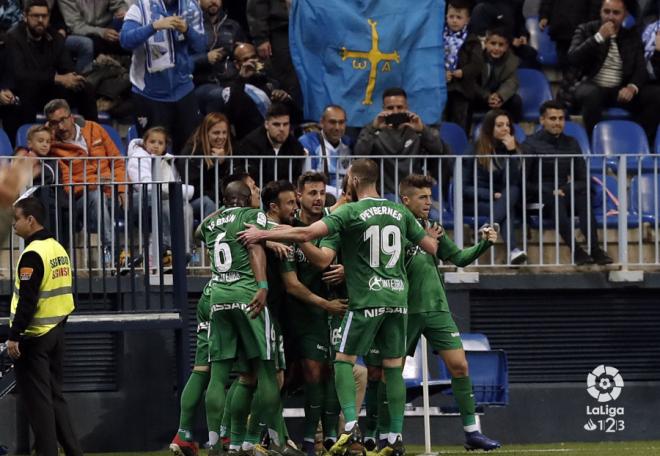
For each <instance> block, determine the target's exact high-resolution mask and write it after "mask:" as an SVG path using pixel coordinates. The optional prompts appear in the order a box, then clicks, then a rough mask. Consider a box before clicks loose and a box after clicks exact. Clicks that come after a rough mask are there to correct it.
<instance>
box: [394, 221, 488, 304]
mask: <svg viewBox="0 0 660 456" xmlns="http://www.w3.org/2000/svg"><path fill="white" fill-rule="evenodd" d="M419 222H420V223H422V224H423V223H425V222H424V221H422V220H420V221H419ZM431 223H434V222H431ZM489 247H490V243H489V242H487V241H481V242H480V243H478V244H477V245H475V246H474V247H470V248H468V249H465V250H461V249H459V248H458V246H457V245H456V244H455V243H454V241H452V240H451V239H449V237H448V236H447V235H443V236H441V237H440V238H439V239H438V252H437V257H436V256H433V255H429V254H428V253H426V252H425V251H424V250H422V249H421V248H419V246H417V245H415V244H412V243H407V246H406V273H407V275H408V282H409V289H408V313H409V314H417V313H423V312H449V303H448V302H447V295H446V293H445V283H444V279H443V277H442V274H440V271H438V258H439V259H441V260H442V261H450V262H452V263H454V264H456V265H457V266H467V265H468V264H470V263H472V262H473V261H474V260H476V259H477V258H479V256H480V255H481V254H482V253H484V252H485V251H486V250H488V248H489Z"/></svg>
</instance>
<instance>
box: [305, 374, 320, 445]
mask: <svg viewBox="0 0 660 456" xmlns="http://www.w3.org/2000/svg"><path fill="white" fill-rule="evenodd" d="M322 402H323V385H321V384H320V383H305V426H304V431H303V438H304V439H313V438H314V437H315V436H316V428H317V427H318V425H319V420H320V419H321V403H322Z"/></svg>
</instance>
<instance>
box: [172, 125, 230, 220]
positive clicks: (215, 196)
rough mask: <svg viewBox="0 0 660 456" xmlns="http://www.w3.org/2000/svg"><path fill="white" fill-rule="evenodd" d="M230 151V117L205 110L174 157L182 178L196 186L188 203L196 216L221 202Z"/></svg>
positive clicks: (200, 217)
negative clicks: (200, 119)
mask: <svg viewBox="0 0 660 456" xmlns="http://www.w3.org/2000/svg"><path fill="white" fill-rule="evenodd" d="M231 155H232V143H231V129H230V125H229V120H228V119H227V117H226V116H225V115H224V114H221V113H218V112H210V113H208V114H207V115H206V116H205V117H204V119H202V123H201V124H199V126H198V127H197V128H196V129H195V131H194V132H193V134H192V135H191V136H190V138H189V139H188V141H187V142H186V145H185V146H184V147H183V150H182V151H181V153H179V154H178V156H177V158H176V167H177V169H178V170H179V175H180V176H181V180H182V181H183V182H185V183H186V184H189V185H191V186H192V187H193V188H194V189H195V192H194V194H193V196H192V199H191V201H190V204H191V206H192V208H193V213H194V214H195V218H196V219H197V220H199V221H201V220H203V219H204V217H206V216H207V215H208V214H210V213H211V212H213V211H214V210H215V209H216V208H217V207H218V206H219V205H220V204H221V203H222V181H223V180H224V178H225V177H227V176H228V175H229V174H230V172H231V165H230V162H231V160H227V157H231ZM182 157H188V158H182Z"/></svg>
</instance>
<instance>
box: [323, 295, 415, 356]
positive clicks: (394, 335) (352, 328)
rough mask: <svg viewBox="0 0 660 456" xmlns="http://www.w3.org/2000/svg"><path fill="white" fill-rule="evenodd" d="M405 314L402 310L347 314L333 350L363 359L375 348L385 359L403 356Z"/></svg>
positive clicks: (384, 308)
mask: <svg viewBox="0 0 660 456" xmlns="http://www.w3.org/2000/svg"><path fill="white" fill-rule="evenodd" d="M407 313H408V309H407V308H405V307H372V308H368V309H356V310H351V311H349V312H346V314H345V315H344V319H343V320H342V322H341V327H340V328H339V343H338V344H336V345H335V350H337V351H338V352H339V353H345V354H347V355H363V356H364V355H366V354H367V353H368V352H369V349H370V348H371V347H373V346H376V347H378V349H379V350H380V354H381V356H382V357H383V358H384V359H386V358H400V357H401V356H404V355H405V353H406V320H407Z"/></svg>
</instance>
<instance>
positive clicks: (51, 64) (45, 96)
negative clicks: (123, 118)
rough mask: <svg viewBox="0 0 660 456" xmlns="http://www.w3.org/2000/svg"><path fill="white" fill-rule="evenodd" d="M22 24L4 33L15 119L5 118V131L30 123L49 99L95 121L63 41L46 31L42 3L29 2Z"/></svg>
mask: <svg viewBox="0 0 660 456" xmlns="http://www.w3.org/2000/svg"><path fill="white" fill-rule="evenodd" d="M24 12H25V22H21V23H19V24H16V25H15V26H14V27H13V28H12V29H11V30H10V31H9V33H8V42H7V47H8V49H9V52H10V62H11V69H12V71H13V74H14V78H13V79H14V87H13V88H12V89H13V91H12V92H13V94H14V95H15V96H16V97H18V100H15V101H14V103H15V104H16V107H17V109H16V111H17V115H16V116H14V117H10V118H7V122H6V125H4V128H5V130H7V131H8V134H10V135H12V134H15V132H16V130H18V127H19V126H21V125H22V124H25V123H32V122H34V120H35V116H36V114H37V112H39V111H40V110H41V108H42V107H43V105H44V104H45V103H46V102H47V101H49V100H51V99H53V98H64V99H66V100H68V101H69V103H70V104H71V105H72V106H74V107H77V108H78V112H79V113H80V114H81V115H82V116H83V117H84V118H85V119H88V120H97V118H98V113H97V110H96V99H95V96H94V91H93V89H92V87H91V86H90V85H89V84H88V83H87V82H86V81H85V78H84V77H83V76H81V75H79V74H77V73H75V71H74V64H73V62H72V60H71V57H70V55H69V52H68V51H67V50H66V49H65V46H64V38H63V37H62V36H61V35H60V34H59V33H56V32H51V31H50V30H49V29H48V24H49V21H50V9H49V7H48V2H46V0H29V1H28V2H27V3H26V6H25V8H24Z"/></svg>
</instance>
